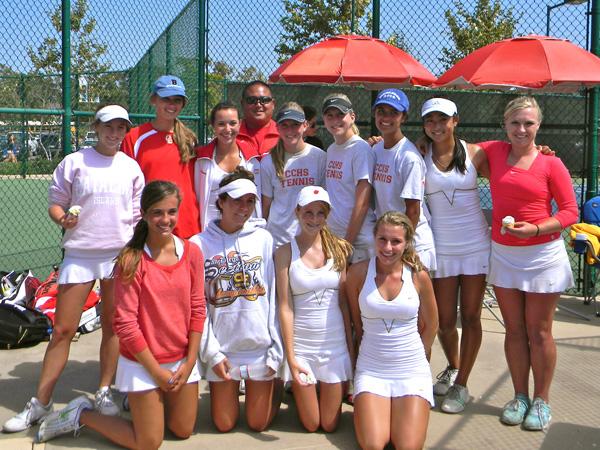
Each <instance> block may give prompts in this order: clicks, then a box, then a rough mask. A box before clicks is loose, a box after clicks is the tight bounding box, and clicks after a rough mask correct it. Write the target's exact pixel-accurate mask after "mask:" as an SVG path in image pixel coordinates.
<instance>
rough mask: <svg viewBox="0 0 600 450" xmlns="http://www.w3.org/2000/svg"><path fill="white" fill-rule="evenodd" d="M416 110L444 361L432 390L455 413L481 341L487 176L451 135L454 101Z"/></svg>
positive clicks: (475, 155) (435, 101) (474, 152)
mask: <svg viewBox="0 0 600 450" xmlns="http://www.w3.org/2000/svg"><path fill="white" fill-rule="evenodd" d="M421 113H422V114H421V115H422V117H423V129H424V130H425V135H426V139H427V140H428V141H429V147H428V152H427V155H426V156H425V162H426V164H427V175H426V178H425V193H426V199H427V203H428V205H429V211H430V213H431V224H432V229H433V235H434V239H435V245H436V255H437V263H438V264H437V270H436V271H434V272H432V278H433V288H434V291H435V297H436V301H437V305H438V314H439V321H440V331H439V339H440V343H441V344H442V348H443V349H444V353H445V355H446V358H447V360H448V366H447V367H446V369H445V370H443V371H442V372H441V373H440V374H439V375H438V377H437V378H438V381H437V383H436V384H435V386H434V389H433V391H434V394H436V395H441V396H444V399H443V401H442V405H441V410H442V411H444V412H447V413H458V412H461V411H463V410H464V408H465V405H466V403H467V402H468V401H469V399H470V397H469V391H468V389H467V380H468V378H469V374H470V373H471V369H472V368H473V365H474V364H475V359H476V357H477V353H478V351H479V347H480V345H481V336H482V332H481V306H482V302H483V294H484V291H485V285H486V281H485V278H486V274H487V273H488V267H489V256H490V235H489V231H488V225H487V222H486V221H485V217H484V216H483V212H482V211H481V206H480V203H479V190H478V186H477V172H479V173H480V174H481V175H483V176H487V174H488V172H489V170H488V167H487V158H485V154H484V152H483V150H482V149H481V148H480V147H478V146H476V145H473V144H469V143H466V142H464V141H460V140H458V139H457V138H456V136H455V130H456V126H457V125H458V112H457V109H456V105H455V104H454V102H452V101H450V100H447V99H445V98H432V99H430V100H427V101H426V102H425V103H424V104H423V107H422V110H421ZM459 292H460V315H461V323H462V334H461V340H464V342H467V343H469V345H467V346H465V345H462V343H461V344H460V347H459V339H458V331H457V329H456V319H457V306H458V304H459V303H458V300H459V299H458V296H459V294H458V293H459ZM459 348H460V349H461V351H460V354H459Z"/></svg>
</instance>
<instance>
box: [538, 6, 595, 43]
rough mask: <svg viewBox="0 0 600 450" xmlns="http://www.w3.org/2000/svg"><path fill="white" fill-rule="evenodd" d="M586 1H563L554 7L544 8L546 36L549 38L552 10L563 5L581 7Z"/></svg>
mask: <svg viewBox="0 0 600 450" xmlns="http://www.w3.org/2000/svg"><path fill="white" fill-rule="evenodd" d="M587 1H588V0H564V1H563V2H561V3H557V4H556V5H551V6H546V36H550V13H551V12H552V10H553V9H555V8H559V7H561V6H563V5H581V4H582V3H587Z"/></svg>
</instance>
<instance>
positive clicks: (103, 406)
mask: <svg viewBox="0 0 600 450" xmlns="http://www.w3.org/2000/svg"><path fill="white" fill-rule="evenodd" d="M94 409H95V410H96V411H98V412H99V413H100V414H103V415H105V416H118V415H119V413H120V412H121V410H120V409H119V407H118V406H117V404H116V403H115V401H114V400H113V396H112V391H111V390H110V388H109V387H108V386H104V387H101V388H100V389H98V391H96V396H95V398H94Z"/></svg>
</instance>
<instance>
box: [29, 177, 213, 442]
mask: <svg viewBox="0 0 600 450" xmlns="http://www.w3.org/2000/svg"><path fill="white" fill-rule="evenodd" d="M180 202H181V197H180V194H179V189H178V188H177V186H176V185H175V184H173V183H171V182H168V181H153V182H151V183H149V184H148V185H147V186H146V188H145V189H144V192H143V194H142V214H143V216H142V220H140V221H139V223H138V224H137V225H136V228H135V232H134V235H133V238H132V239H131V240H130V241H129V243H128V244H127V246H126V247H125V248H124V249H123V250H122V251H121V253H120V254H119V257H118V259H117V264H116V275H115V278H116V283H115V285H116V286H115V297H116V302H115V319H114V328H115V332H116V334H117V335H118V337H119V342H120V349H119V350H120V353H121V356H120V357H119V363H118V368H117V376H116V385H117V387H118V388H119V390H120V391H122V392H127V393H128V399H129V405H130V408H131V418H132V420H133V422H131V421H129V420H126V419H122V418H120V417H109V416H102V415H100V414H98V413H96V412H94V411H93V410H92V407H93V405H92V402H91V401H90V400H89V399H88V398H87V397H85V396H79V397H77V398H75V399H74V400H72V401H71V402H69V404H67V406H66V407H65V408H64V409H63V410H62V411H57V412H55V413H53V414H51V415H50V416H48V417H47V418H46V419H45V420H44V421H43V422H42V425H41V426H40V430H39V432H38V436H37V438H38V442H45V441H47V440H49V439H52V438H53V437H55V436H58V435H60V434H64V433H68V432H71V431H74V432H77V430H79V428H81V427H82V426H83V425H87V426H88V427H89V428H91V429H93V430H95V431H97V432H98V433H100V434H102V435H103V436H105V437H106V438H108V439H110V440H111V441H113V442H114V443H116V444H118V445H120V446H123V447H126V448H132V449H144V450H146V449H156V448H158V447H160V445H161V444H162V441H163V436H164V428H165V421H166V425H167V428H168V429H169V430H170V431H171V432H172V433H173V434H174V435H175V436H177V437H178V438H181V439H186V438H188V437H189V436H190V435H191V434H192V432H193V430H194V425H195V423H196V415H197V411H198V380H199V379H200V373H199V369H198V366H197V362H196V359H197V354H198V347H199V344H200V337H201V335H202V331H203V327H204V319H205V308H206V306H205V300H204V278H203V276H202V272H201V271H202V253H201V252H200V250H199V249H198V247H197V246H195V245H193V244H190V243H189V242H187V241H184V240H182V239H180V238H178V237H177V236H175V235H174V234H173V230H174V228H175V225H176V224H177V216H178V212H179V204H180Z"/></svg>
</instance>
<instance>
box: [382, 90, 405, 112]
mask: <svg viewBox="0 0 600 450" xmlns="http://www.w3.org/2000/svg"><path fill="white" fill-rule="evenodd" d="M377 105H389V106H391V107H392V108H394V109H396V110H397V111H400V112H408V108H409V106H410V103H409V101H408V97H407V96H406V94H405V93H404V92H402V91H401V90H400V89H384V90H383V91H379V94H377V98H376V99H375V103H373V109H375V107H376V106H377Z"/></svg>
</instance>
